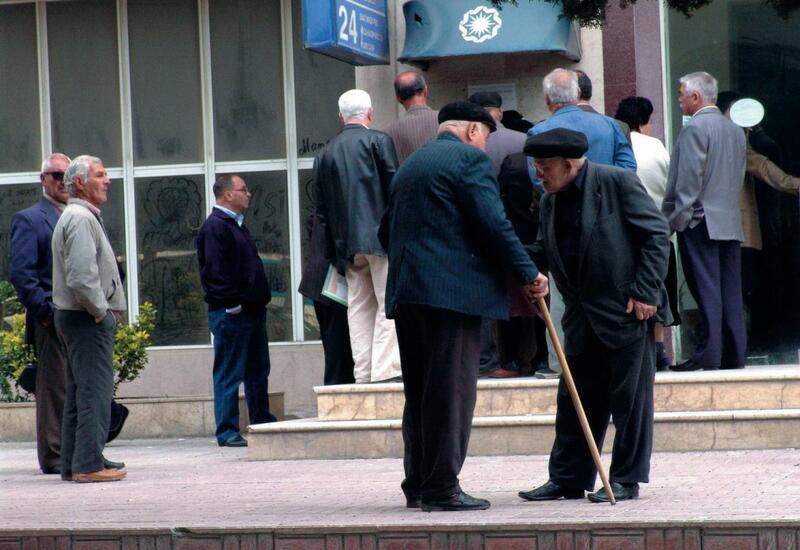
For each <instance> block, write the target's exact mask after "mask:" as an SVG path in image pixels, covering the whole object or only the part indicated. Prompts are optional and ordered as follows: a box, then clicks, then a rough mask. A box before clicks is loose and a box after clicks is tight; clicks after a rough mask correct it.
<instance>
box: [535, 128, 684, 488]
mask: <svg viewBox="0 0 800 550" xmlns="http://www.w3.org/2000/svg"><path fill="white" fill-rule="evenodd" d="M587 148H588V143H587V140H586V136H585V135H584V134H582V133H580V132H575V131H573V130H567V129H563V128H558V129H554V130H550V131H547V132H543V133H541V134H539V135H536V136H533V137H530V138H528V140H527V142H526V144H525V152H526V153H527V154H528V155H530V156H532V157H533V158H534V161H533V165H534V168H535V169H536V176H537V178H539V179H540V180H541V181H542V182H543V186H544V190H545V192H546V194H545V195H544V196H543V198H542V202H541V206H540V224H539V236H538V239H537V241H536V243H535V244H534V245H532V247H531V249H530V251H531V255H532V257H533V259H534V261H535V262H536V265H538V266H539V267H540V268H542V269H547V270H548V271H549V272H550V275H551V277H552V278H553V280H554V281H555V284H556V285H557V286H558V289H559V290H560V291H561V293H562V295H563V297H564V304H565V308H566V311H565V314H564V318H563V323H562V324H563V328H564V334H565V348H566V358H567V359H568V363H569V366H570V368H571V372H572V377H573V378H574V382H575V386H576V387H577V393H578V394H579V395H580V398H581V400H582V401H583V407H584V408H585V411H586V416H585V419H584V420H587V421H588V422H586V423H587V424H588V427H590V428H591V432H592V433H593V434H594V441H595V443H596V445H597V446H598V447H602V442H603V439H604V436H605V432H606V428H607V427H608V421H609V417H611V419H612V420H613V422H614V427H615V428H616V436H615V438H614V447H613V452H612V460H611V467H610V476H609V477H610V478H611V483H610V490H611V493H612V494H609V489H607V488H606V487H603V488H602V489H600V490H599V491H597V492H595V493H591V494H589V497H588V498H589V500H590V501H592V502H609V501H613V500H627V499H633V498H637V497H638V495H639V483H640V482H647V481H648V480H649V473H650V454H651V452H652V446H653V380H654V375H655V354H654V351H653V349H654V343H653V333H652V330H651V327H650V325H651V323H653V322H654V321H659V322H662V323H665V324H668V323H669V321H670V319H669V318H668V317H669V316H670V313H669V308H667V307H666V304H667V294H666V290H665V288H664V277H665V276H666V273H667V259H668V253H669V227H668V226H667V222H666V220H665V219H664V217H663V215H662V214H661V213H660V212H659V211H658V209H657V208H656V205H655V203H654V202H653V200H652V199H651V198H650V197H649V196H648V195H647V192H646V191H645V189H644V187H643V186H642V184H641V183H640V182H639V180H638V178H637V177H636V175H635V174H634V173H633V172H630V171H627V170H623V169H621V168H615V167H611V166H604V165H599V164H595V163H592V162H590V161H588V160H586V159H585V158H584V154H585V153H586V150H587ZM564 378H566V377H564ZM564 378H562V380H561V381H560V383H559V388H558V397H557V400H558V402H557V406H558V409H557V413H556V439H555V443H554V444H553V450H552V452H551V454H550V465H549V473H550V475H549V480H548V481H547V482H546V483H545V484H543V485H541V486H539V487H536V488H534V489H532V490H530V491H525V492H520V493H519V496H520V497H521V498H523V499H525V500H532V501H538V500H556V499H559V498H566V499H578V498H583V497H584V491H592V490H594V483H595V476H596V475H597V467H596V462H598V461H593V459H592V455H591V454H590V446H589V444H588V443H587V440H586V439H585V438H584V434H583V433H582V428H581V423H580V422H581V420H582V419H581V416H582V415H580V414H579V411H578V410H577V408H576V406H575V405H574V404H573V401H572V400H571V398H570V395H569V393H568V388H567V383H566V382H565V380H564Z"/></svg>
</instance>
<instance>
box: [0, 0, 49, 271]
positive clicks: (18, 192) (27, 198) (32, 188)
mask: <svg viewBox="0 0 800 550" xmlns="http://www.w3.org/2000/svg"><path fill="white" fill-rule="evenodd" d="M0 13H2V8H0ZM0 196H2V197H3V200H0V280H6V281H7V280H8V277H9V275H8V256H9V254H10V253H11V248H10V246H9V241H10V240H11V218H13V217H14V214H16V213H17V212H19V211H20V210H23V209H25V208H28V207H29V206H33V204H34V203H36V201H38V200H39V199H41V198H42V186H41V184H39V183H24V184H20V185H3V186H0Z"/></svg>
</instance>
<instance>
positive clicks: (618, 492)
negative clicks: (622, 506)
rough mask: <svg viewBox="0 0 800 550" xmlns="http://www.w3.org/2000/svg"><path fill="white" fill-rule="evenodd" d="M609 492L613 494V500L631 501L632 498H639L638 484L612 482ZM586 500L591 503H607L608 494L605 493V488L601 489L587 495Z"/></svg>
mask: <svg viewBox="0 0 800 550" xmlns="http://www.w3.org/2000/svg"><path fill="white" fill-rule="evenodd" d="M611 492H612V493H614V499H616V500H633V499H634V498H639V484H638V483H618V482H616V481H612V482H611ZM588 498H589V500H591V501H592V502H608V493H606V488H605V487H602V488H601V489H600V490H599V491H597V492H595V493H589V496H588Z"/></svg>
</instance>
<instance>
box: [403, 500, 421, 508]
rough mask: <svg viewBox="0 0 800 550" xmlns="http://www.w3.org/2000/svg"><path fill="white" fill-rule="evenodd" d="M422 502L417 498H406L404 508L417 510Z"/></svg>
mask: <svg viewBox="0 0 800 550" xmlns="http://www.w3.org/2000/svg"><path fill="white" fill-rule="evenodd" d="M420 506H422V500H421V499H420V498H419V497H406V508H419V507H420Z"/></svg>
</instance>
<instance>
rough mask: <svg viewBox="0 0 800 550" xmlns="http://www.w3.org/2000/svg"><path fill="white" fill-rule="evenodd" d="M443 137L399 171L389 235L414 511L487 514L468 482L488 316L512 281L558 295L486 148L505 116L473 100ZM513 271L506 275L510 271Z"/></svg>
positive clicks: (500, 308) (391, 304) (451, 113)
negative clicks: (514, 220)
mask: <svg viewBox="0 0 800 550" xmlns="http://www.w3.org/2000/svg"><path fill="white" fill-rule="evenodd" d="M439 121H440V123H441V125H440V130H439V132H440V133H439V136H438V137H437V139H435V140H434V141H432V142H430V143H428V144H427V145H425V146H424V147H422V148H421V149H419V150H418V151H417V152H415V153H414V154H413V155H411V156H410V157H409V158H408V160H407V161H406V162H405V163H404V164H403V165H402V166H401V167H400V170H399V171H398V173H397V175H396V177H395V179H394V180H393V182H392V186H391V194H390V199H389V210H388V212H387V216H386V218H385V219H384V224H383V231H382V233H381V234H382V237H383V239H384V241H388V242H387V245H388V248H387V249H388V252H389V279H388V284H387V292H386V313H387V315H388V316H391V317H393V318H394V319H395V326H396V328H397V337H398V342H399V346H400V357H401V366H402V370H403V382H404V391H405V397H406V405H405V409H404V412H403V441H404V443H405V462H404V464H405V479H404V481H403V483H402V489H403V492H404V493H405V495H406V502H407V506H408V507H409V508H417V507H420V506H421V507H422V509H423V510H425V511H445V510H448V511H450V510H453V511H455V510H483V509H486V508H488V507H489V501H488V500H485V499H480V498H474V497H471V496H470V495H467V494H466V493H464V492H463V491H462V490H461V487H460V485H459V483H458V473H459V472H460V470H461V467H462V465H463V463H464V458H465V457H466V453H467V445H468V443H469V434H470V429H471V425H472V414H473V411H474V408H475V398H476V384H477V376H478V359H479V348H480V326H481V317H491V318H506V317H507V316H508V299H507V295H506V285H505V281H506V277H507V273H510V274H511V275H513V276H514V277H516V278H517V279H518V280H519V281H520V282H521V283H522V284H523V285H526V286H525V290H526V293H527V296H528V297H529V299H531V300H532V299H533V297H534V296H537V297H538V296H544V295H545V294H546V293H547V278H546V277H544V275H541V274H540V273H539V272H538V270H537V269H536V266H535V265H534V264H533V262H532V261H531V260H530V258H529V257H528V255H527V254H526V252H525V249H524V248H523V246H522V244H521V243H520V242H519V239H517V237H516V235H515V234H514V229H513V227H512V226H511V222H509V221H508V219H507V218H506V216H505V212H504V210H503V204H502V202H501V200H500V194H499V192H498V187H497V181H496V180H495V175H494V169H493V167H492V164H491V162H490V160H489V157H488V156H486V154H485V153H484V152H483V150H484V148H485V146H486V139H487V138H488V136H489V133H490V132H491V131H492V130H494V128H495V123H494V120H493V119H492V118H491V117H490V116H489V114H488V113H487V112H486V111H485V110H483V109H482V108H481V107H479V106H477V105H475V104H473V103H469V102H463V101H462V102H456V103H451V104H449V105H446V106H445V107H444V108H443V109H442V110H441V111H440V112H439ZM504 269H505V271H504Z"/></svg>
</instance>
